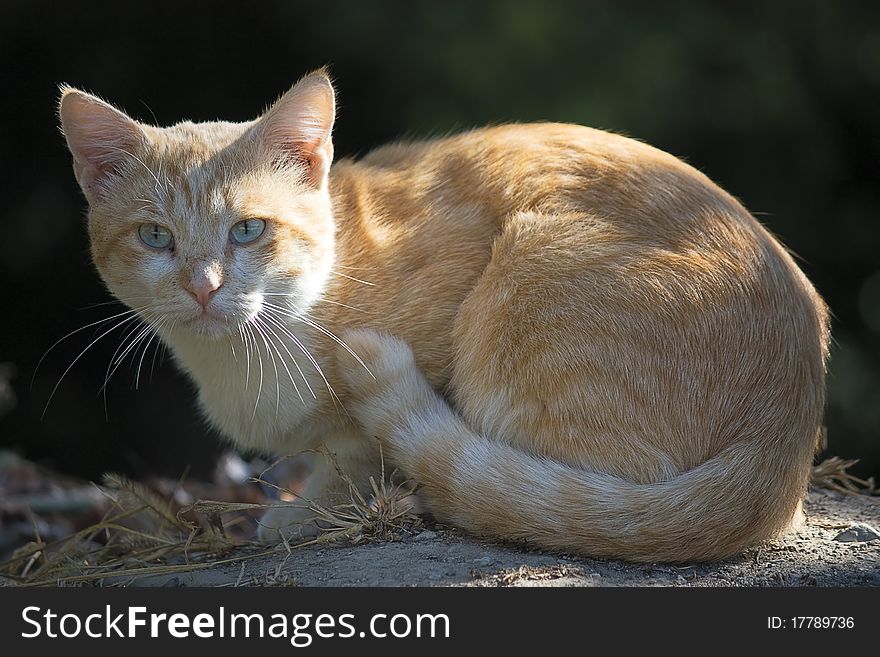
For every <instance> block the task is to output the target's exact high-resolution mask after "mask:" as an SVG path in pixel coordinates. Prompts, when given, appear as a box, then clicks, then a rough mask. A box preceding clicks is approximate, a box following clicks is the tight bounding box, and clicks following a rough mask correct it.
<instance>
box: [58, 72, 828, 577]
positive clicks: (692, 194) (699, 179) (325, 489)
mask: <svg viewBox="0 0 880 657" xmlns="http://www.w3.org/2000/svg"><path fill="white" fill-rule="evenodd" d="M334 114H335V102H334V90H333V87H332V86H331V83H330V81H329V79H328V78H327V76H326V75H325V74H324V72H322V71H318V72H316V73H313V74H311V75H309V76H307V77H305V78H303V79H302V80H301V81H300V82H299V83H297V84H296V85H295V86H294V87H293V88H292V89H291V90H290V91H288V92H287V93H286V94H285V95H284V96H283V97H282V98H281V99H280V100H278V101H277V102H276V103H275V104H274V105H273V106H272V107H271V108H270V109H269V110H268V111H267V112H266V113H265V114H264V115H263V116H262V117H261V118H259V119H257V120H254V121H251V122H247V123H224V122H215V123H200V124H195V123H190V122H184V123H180V124H178V125H175V126H172V127H170V128H158V127H154V126H150V125H144V124H142V123H138V122H135V121H134V120H132V119H130V118H129V117H127V116H126V115H125V114H123V113H122V112H120V111H118V110H116V109H114V108H113V107H111V106H110V105H108V104H106V103H105V102H103V101H101V100H99V99H98V98H96V97H94V96H91V95H89V94H87V93H84V92H82V91H78V90H75V89H71V88H65V89H64V90H63V94H62V98H61V105H60V116H61V123H62V126H63V129H64V134H65V135H66V138H67V142H68V145H69V147H70V150H71V152H72V154H73V160H74V169H75V173H76V177H77V180H78V181H79V184H80V185H81V187H82V189H83V192H84V193H85V196H86V198H87V199H88V202H89V206H90V211H89V234H90V237H91V248H92V255H93V258H94V262H95V265H96V267H97V269H98V271H99V272H100V274H101V276H102V278H103V280H104V282H105V283H106V285H107V287H108V288H109V289H110V291H111V292H112V293H113V294H114V295H115V296H116V297H117V298H119V299H120V300H121V301H123V302H124V303H126V304H127V305H128V306H130V307H131V308H133V309H136V311H137V314H138V315H139V317H140V319H141V320H142V321H143V322H145V323H146V324H147V325H148V326H150V327H151V328H152V329H153V330H154V331H156V332H157V333H158V334H159V336H160V337H161V339H162V340H163V341H164V342H165V343H166V344H167V345H168V346H169V347H170V349H171V350H172V352H173V354H174V358H175V360H176V362H177V364H178V365H179V366H180V367H181V368H182V369H183V370H184V371H186V372H187V373H188V374H189V376H190V377H191V378H192V379H193V381H194V382H195V383H196V385H197V386H198V393H199V402H200V404H201V408H202V410H203V412H204V414H205V416H206V417H207V418H208V420H209V421H210V422H211V423H212V424H213V425H214V426H215V427H216V428H218V429H219V430H220V431H221V432H222V433H223V435H225V436H226V437H227V438H229V439H230V440H231V441H233V442H235V443H236V444H238V445H240V446H241V447H243V448H249V449H250V448H255V449H259V450H263V451H266V452H274V453H294V452H299V451H301V450H304V449H309V448H314V447H316V446H318V445H320V444H323V445H325V446H326V447H327V449H329V450H330V451H331V452H333V453H335V454H336V458H337V460H338V463H339V465H340V467H341V468H342V469H344V470H345V471H346V472H347V473H348V474H349V475H350V476H352V478H353V479H354V480H355V482H356V483H357V485H359V486H363V487H364V488H365V490H367V487H368V483H367V481H368V477H369V476H370V475H375V474H377V473H378V459H379V449H378V444H377V441H376V440H375V438H378V439H379V440H380V441H381V443H382V445H383V447H384V453H385V457H386V458H387V459H388V460H390V461H391V462H392V463H393V464H394V465H396V466H399V467H400V468H401V469H402V470H403V471H404V472H405V473H406V474H408V475H409V476H411V477H413V478H414V479H415V480H416V481H417V482H418V483H419V484H420V485H421V489H420V490H421V492H420V495H421V497H422V498H423V500H424V503H425V504H426V505H427V507H428V509H430V510H431V511H432V512H433V513H434V514H435V516H436V517H437V518H438V519H441V520H443V521H447V522H449V523H452V524H455V525H458V526H460V527H462V528H464V529H466V530H468V531H470V532H474V533H477V534H481V535H484V536H489V537H496V538H501V539H510V540H515V541H524V542H527V543H530V544H533V545H537V546H541V547H544V548H549V549H558V550H565V551H572V552H578V553H581V554H585V555H594V556H606V557H617V558H623V559H630V560H636V561H655V560H663V561H681V560H706V559H716V558H721V557H727V556H730V555H733V554H735V553H737V552H738V551H740V550H742V549H743V548H744V547H746V546H749V545H752V544H754V543H756V542H758V541H761V540H763V539H767V538H770V537H772V536H774V535H777V534H778V533H779V532H781V531H782V530H784V529H785V528H786V527H787V526H789V524H790V523H791V522H792V520H793V518H794V517H795V516H796V515H797V512H798V509H799V504H800V501H801V499H802V497H803V494H804V491H805V488H806V486H807V481H808V475H809V470H810V465H811V461H812V458H813V455H814V451H815V449H816V444H817V436H818V432H819V428H820V422H821V419H822V412H823V405H824V377H825V360H826V356H827V348H828V340H829V333H828V318H827V312H826V308H825V305H824V303H823V302H822V300H821V298H820V297H819V296H818V294H817V293H816V292H815V290H814V289H813V287H812V286H811V285H810V283H809V281H808V280H807V279H806V278H805V277H804V275H803V274H802V273H801V271H800V270H799V269H798V268H797V266H796V265H795V264H794V262H793V261H792V259H791V257H789V255H788V254H787V253H786V251H785V250H784V248H783V247H782V246H780V244H779V243H778V242H777V241H776V240H775V239H774V238H773V237H772V236H771V235H770V234H769V233H768V232H767V231H766V230H765V229H764V228H763V227H762V226H761V225H760V224H759V223H758V222H757V221H756V220H755V219H754V218H752V217H751V216H750V215H749V214H748V212H747V211H746V210H745V209H743V207H742V206H741V205H740V204H739V203H738V202H737V201H736V200H735V199H734V198H732V197H731V196H729V195H728V194H727V193H725V192H724V191H722V190H721V189H719V188H718V187H717V186H716V185H714V184H713V183H712V182H711V181H710V180H709V179H708V178H706V176H704V175H702V174H701V173H700V172H698V171H696V170H694V169H693V168H691V167H689V166H687V165H686V164H684V163H682V162H681V161H679V160H677V159H675V158H674V157H672V156H670V155H668V154H666V153H663V152H661V151H658V150H656V149H654V148H651V147H649V146H646V145H644V144H641V143H639V142H636V141H633V140H630V139H626V138H623V137H620V136H616V135H612V134H608V133H605V132H600V131H597V130H592V129H589V128H584V127H579V126H574V125H562V124H537V125H510V126H500V127H494V128H488V129H484V130H474V131H472V132H467V133H464V134H461V135H458V136H453V137H449V138H445V139H438V140H435V141H427V142H422V143H412V144H394V145H391V146H386V147H384V148H380V149H378V150H376V151H374V152H372V153H370V154H369V155H367V156H366V157H364V158H363V159H361V160H357V161H355V160H342V161H340V162H338V163H336V164H335V165H333V167H332V168H331V161H332V159H333V146H332V141H331V131H332V128H333V122H334ZM347 495H348V491H347V489H346V488H345V486H344V484H343V482H342V481H341V480H340V479H339V478H338V477H337V475H336V472H335V470H334V468H333V466H332V464H330V463H322V462H321V461H320V460H319V462H318V463H317V465H316V470H315V472H314V474H313V476H312V478H311V480H310V481H309V483H308V484H307V487H306V491H305V493H304V497H305V498H307V499H312V500H315V501H318V502H321V503H332V502H334V501H339V500H341V499H342V498H347ZM308 515H310V512H309V511H308V510H298V509H274V510H272V511H270V512H269V513H267V514H266V516H264V519H263V528H262V532H261V535H262V536H263V538H264V539H265V540H277V539H278V535H279V531H285V532H286V531H291V530H293V529H294V528H296V526H297V523H301V522H303V521H304V520H305V519H306V518H307V516H308Z"/></svg>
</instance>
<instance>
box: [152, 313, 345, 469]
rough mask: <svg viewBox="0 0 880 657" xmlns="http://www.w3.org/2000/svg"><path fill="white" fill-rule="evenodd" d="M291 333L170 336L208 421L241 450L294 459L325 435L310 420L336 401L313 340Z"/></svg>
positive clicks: (260, 331) (262, 331)
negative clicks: (329, 398)
mask: <svg viewBox="0 0 880 657" xmlns="http://www.w3.org/2000/svg"><path fill="white" fill-rule="evenodd" d="M287 328H288V331H289V332H290V334H289V335H285V334H284V333H283V332H282V331H280V330H279V329H277V328H276V330H275V331H274V332H270V331H269V330H267V329H266V328H265V327H262V328H258V327H257V326H251V327H250V329H252V330H247V331H245V332H244V333H242V334H241V335H239V334H234V335H228V336H224V337H220V338H216V337H205V336H199V335H194V334H192V333H186V332H183V331H175V332H173V333H170V334H167V335H163V338H165V340H166V342H167V343H168V344H169V346H170V347H171V350H172V352H173V353H174V356H175V359H176V360H177V362H178V364H179V365H180V366H181V367H182V369H183V370H184V371H186V372H187V373H188V374H189V375H190V377H191V378H192V379H193V381H194V382H195V384H196V386H197V388H198V393H199V403H200V405H201V408H202V411H203V412H204V414H205V416H206V417H207V418H208V420H209V421H210V422H211V424H212V425H213V426H214V427H215V428H217V429H218V430H219V431H220V432H221V433H222V434H223V435H224V436H225V437H226V438H228V439H230V440H232V441H233V442H235V443H236V444H238V445H239V446H241V447H242V448H245V449H256V450H260V451H265V452H287V453H291V452H294V451H299V450H303V449H309V448H311V447H314V444H313V443H314V442H315V441H316V439H317V437H318V435H319V434H320V431H319V430H318V429H319V428H317V427H313V426H310V423H309V422H308V418H309V416H310V414H311V413H312V412H313V411H314V410H315V409H316V408H317V407H318V406H319V405H320V401H321V400H322V399H323V398H324V397H325V396H326V395H327V394H329V393H328V383H327V382H326V381H325V380H324V377H323V374H322V372H321V371H319V368H320V367H321V363H319V362H317V361H315V360H313V358H312V357H311V356H310V355H307V354H306V352H308V351H310V350H309V336H308V335H307V334H306V333H305V332H304V331H302V330H301V329H300V327H299V326H288V327H287ZM295 329H299V330H296V332H294V330H295ZM290 336H293V337H296V339H297V340H298V341H299V343H300V345H301V346H300V345H297V344H296V342H295V341H294V340H293V339H292V337H290Z"/></svg>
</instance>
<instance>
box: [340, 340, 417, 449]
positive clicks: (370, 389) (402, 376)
mask: <svg viewBox="0 0 880 657" xmlns="http://www.w3.org/2000/svg"><path fill="white" fill-rule="evenodd" d="M342 340H343V341H344V342H345V344H346V345H347V348H346V347H343V346H338V347H337V348H336V358H337V363H338V365H339V374H340V376H341V377H342V378H343V380H344V381H345V383H346V385H347V390H348V402H347V403H346V409H347V410H348V411H349V412H351V413H352V414H353V415H354V417H355V419H356V420H357V421H358V422H359V423H360V424H361V426H362V427H363V429H364V431H366V433H367V434H368V435H372V436H378V437H380V438H384V437H387V435H388V434H389V433H390V432H391V431H392V430H393V429H394V428H399V427H400V425H401V424H402V423H403V419H404V416H405V415H406V414H407V413H408V412H409V411H410V410H411V409H412V408H413V406H414V405H421V403H423V402H424V400H425V399H426V398H427V397H430V396H431V395H432V394H433V393H432V391H431V387H430V386H429V385H428V383H427V381H425V379H424V377H423V376H422V374H421V372H420V371H419V369H418V367H417V366H416V362H415V357H414V356H413V352H412V349H410V347H409V345H408V344H407V343H406V342H404V341H403V340H400V339H399V338H395V337H393V336H390V335H387V334H383V333H378V332H376V331H372V330H368V329H356V330H351V331H346V332H344V333H343V334H342Z"/></svg>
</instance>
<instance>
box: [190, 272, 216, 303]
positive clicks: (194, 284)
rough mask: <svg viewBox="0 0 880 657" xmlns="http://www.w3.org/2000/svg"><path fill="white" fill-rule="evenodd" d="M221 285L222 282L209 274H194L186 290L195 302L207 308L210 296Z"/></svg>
mask: <svg viewBox="0 0 880 657" xmlns="http://www.w3.org/2000/svg"><path fill="white" fill-rule="evenodd" d="M221 287H223V282H222V281H219V280H216V279H215V278H213V277H209V276H194V277H193V279H192V280H191V281H190V283H189V285H187V286H186V291H187V292H189V293H190V294H191V295H192V297H193V298H194V299H195V300H196V302H197V303H198V304H199V305H200V306H201V307H202V308H207V307H208V303H209V302H210V301H211V298H212V297H213V296H214V295H215V294H216V293H217V290H219V289H220V288H221Z"/></svg>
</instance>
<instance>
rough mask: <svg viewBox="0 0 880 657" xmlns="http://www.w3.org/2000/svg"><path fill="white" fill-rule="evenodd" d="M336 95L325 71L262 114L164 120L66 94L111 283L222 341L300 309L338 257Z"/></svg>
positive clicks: (153, 314) (64, 120) (166, 317)
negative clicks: (265, 315)
mask: <svg viewBox="0 0 880 657" xmlns="http://www.w3.org/2000/svg"><path fill="white" fill-rule="evenodd" d="M334 111H335V103H334V92H333V87H332V86H331V84H330V81H329V79H328V78H327V76H326V75H325V74H324V73H323V72H321V71H319V72H317V73H313V74H311V75H309V76H307V77H305V78H303V79H302V80H300V81H299V82H298V83H297V84H296V85H295V86H294V87H293V88H292V89H291V90H290V91H288V92H287V93H286V94H285V95H284V96H282V97H281V98H280V99H279V100H278V101H277V102H276V103H275V104H274V105H273V106H272V107H271V108H269V110H268V111H266V112H265V114H264V115H263V116H262V117H260V118H259V119H257V120H255V121H251V122H247V123H224V122H215V123H191V122H184V123H180V124H177V125H175V126H172V127H170V128H158V127H154V126H149V125H145V124H142V123H139V122H136V121H134V120H133V119H131V118H129V117H128V116H127V115H125V114H124V113H122V112H120V111H119V110H117V109H115V108H113V107H112V106H110V105H109V104H107V103H105V102H104V101H102V100H100V99H98V98H96V97H95V96H92V95H90V94H87V93H84V92H82V91H79V90H76V89H72V88H64V89H63V90H62V96H61V104H60V110H59V114H60V118H61V124H62V128H63V130H64V135H65V137H66V138H67V144H68V146H69V148H70V151H71V153H72V154H73V166H74V172H75V174H76V178H77V181H78V182H79V184H80V187H81V188H82V190H83V192H84V194H85V196H86V198H87V199H88V202H89V236H90V238H91V252H92V258H93V260H94V262H95V265H96V267H97V269H98V271H99V273H100V274H101V277H102V278H103V279H104V282H105V283H106V285H107V287H108V288H109V289H110V291H111V292H112V293H113V294H114V295H115V296H116V297H117V298H118V299H120V300H121V301H123V302H124V303H125V304H127V305H128V306H130V307H132V308H136V309H141V311H140V314H141V316H142V317H144V318H145V319H146V320H148V321H150V322H152V323H155V324H160V323H161V325H162V326H164V327H165V328H168V327H171V326H174V327H175V329H176V330H190V331H193V332H195V333H198V334H203V335H206V336H222V335H225V334H226V333H227V332H228V331H235V332H237V331H238V327H239V326H240V325H241V324H243V323H244V322H247V321H249V320H251V319H253V317H255V316H256V315H257V313H259V312H260V311H261V310H263V309H264V308H266V307H269V308H271V306H267V304H273V305H275V306H278V307H282V308H286V309H288V310H291V309H299V310H302V311H304V310H305V309H307V308H308V306H309V305H310V304H312V303H313V302H314V301H315V299H316V298H317V296H318V295H319V293H320V290H321V288H322V287H323V285H324V282H325V281H326V278H327V276H328V271H329V267H330V263H331V260H332V256H333V219H332V214H331V208H330V197H329V193H328V189H327V186H328V181H327V176H328V172H329V169H330V163H331V161H332V158H333V146H332V142H331V131H332V128H333V120H334Z"/></svg>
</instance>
